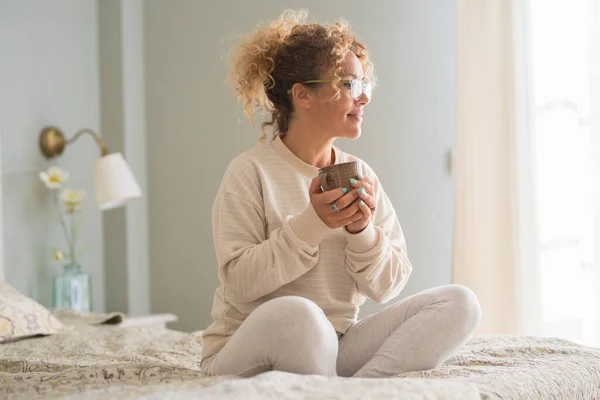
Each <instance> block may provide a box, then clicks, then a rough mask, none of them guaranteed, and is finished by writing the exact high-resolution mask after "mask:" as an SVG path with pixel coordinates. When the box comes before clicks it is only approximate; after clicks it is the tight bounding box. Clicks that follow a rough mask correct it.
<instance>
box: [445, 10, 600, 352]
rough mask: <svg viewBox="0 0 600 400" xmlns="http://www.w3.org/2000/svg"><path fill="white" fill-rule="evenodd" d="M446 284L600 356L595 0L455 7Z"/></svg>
mask: <svg viewBox="0 0 600 400" xmlns="http://www.w3.org/2000/svg"><path fill="white" fill-rule="evenodd" d="M456 23H457V137H456V168H455V180H456V186H455V190H456V197H455V236H454V259H453V280H454V282H455V283H462V284H465V285H467V286H469V287H471V288H472V289H473V290H474V291H475V292H476V293H477V295H478V296H479V299H480V302H481V305H482V310H483V319H482V323H481V325H480V328H479V333H493V334H498V333H512V334H528V335H540V336H555V337H562V338H566V339H569V340H573V341H576V342H579V343H583V344H587V345H592V346H600V0H569V1H565V0H458V1H457V21H456Z"/></svg>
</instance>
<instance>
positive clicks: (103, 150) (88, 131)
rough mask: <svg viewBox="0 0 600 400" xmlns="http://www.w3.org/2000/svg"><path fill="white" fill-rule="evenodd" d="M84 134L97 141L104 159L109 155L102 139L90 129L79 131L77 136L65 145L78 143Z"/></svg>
mask: <svg viewBox="0 0 600 400" xmlns="http://www.w3.org/2000/svg"><path fill="white" fill-rule="evenodd" d="M84 133H88V134H90V135H92V137H93V138H94V140H95V141H96V144H97V145H98V147H99V148H100V153H101V154H102V156H103V157H104V156H105V155H107V154H108V150H106V146H105V145H104V142H102V140H101V139H100V136H99V135H98V134H97V133H96V132H94V131H93V130H91V129H88V128H84V129H80V130H78V131H77V133H75V135H73V137H72V138H71V139H69V140H67V141H66V142H65V144H71V143H73V142H74V141H76V140H77V139H78V138H79V136H81V135H83V134H84Z"/></svg>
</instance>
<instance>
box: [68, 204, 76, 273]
mask: <svg viewBox="0 0 600 400" xmlns="http://www.w3.org/2000/svg"><path fill="white" fill-rule="evenodd" d="M69 252H70V253H71V262H75V261H76V259H75V213H71V247H70V249H69Z"/></svg>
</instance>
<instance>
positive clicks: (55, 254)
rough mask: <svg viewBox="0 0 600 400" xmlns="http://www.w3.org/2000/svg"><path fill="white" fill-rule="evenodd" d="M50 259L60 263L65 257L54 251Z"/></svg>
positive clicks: (61, 253)
mask: <svg viewBox="0 0 600 400" xmlns="http://www.w3.org/2000/svg"><path fill="white" fill-rule="evenodd" d="M52 258H54V261H62V260H64V259H65V255H64V253H63V252H62V251H60V250H55V251H54V253H52Z"/></svg>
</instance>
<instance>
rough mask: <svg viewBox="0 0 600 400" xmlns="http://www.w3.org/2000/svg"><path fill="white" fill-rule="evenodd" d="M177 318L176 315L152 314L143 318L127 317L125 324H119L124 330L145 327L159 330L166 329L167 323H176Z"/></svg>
mask: <svg viewBox="0 0 600 400" xmlns="http://www.w3.org/2000/svg"><path fill="white" fill-rule="evenodd" d="M178 319H179V318H177V316H176V315H174V314H152V315H145V316H141V317H126V318H125V320H124V321H123V322H121V323H120V324H119V326H120V327H122V328H131V327H136V326H143V327H148V328H159V329H165V328H166V327H167V323H169V322H175V321H177V320H178Z"/></svg>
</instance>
